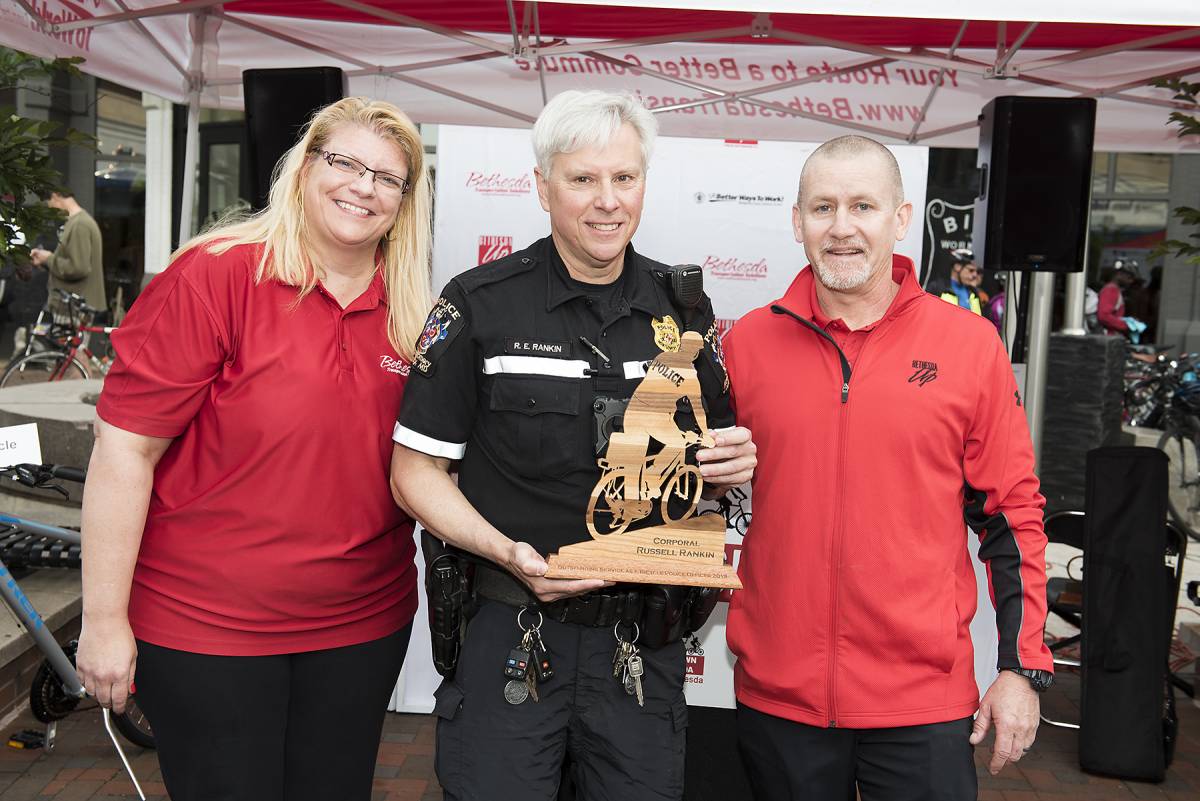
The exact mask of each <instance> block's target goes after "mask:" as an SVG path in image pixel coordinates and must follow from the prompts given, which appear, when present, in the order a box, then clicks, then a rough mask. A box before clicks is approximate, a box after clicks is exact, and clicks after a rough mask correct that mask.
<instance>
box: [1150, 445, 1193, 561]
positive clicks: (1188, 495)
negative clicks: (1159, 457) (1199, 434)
mask: <svg viewBox="0 0 1200 801" xmlns="http://www.w3.org/2000/svg"><path fill="white" fill-rule="evenodd" d="M1197 444H1198V443H1197V442H1196V440H1195V439H1194V438H1190V437H1188V436H1187V435H1186V434H1183V433H1182V432H1180V431H1164V432H1163V435H1162V436H1161V437H1159V438H1158V449H1159V450H1160V451H1162V452H1163V453H1165V454H1166V455H1167V460H1168V461H1169V462H1170V464H1169V465H1168V466H1167V509H1168V510H1169V511H1170V512H1171V517H1172V518H1173V519H1174V520H1175V522H1176V523H1178V524H1179V525H1180V526H1181V527H1182V528H1183V530H1184V531H1186V532H1187V533H1188V536H1189V537H1191V538H1192V539H1194V540H1200V464H1197V456H1198V455H1200V454H1198V452H1197Z"/></svg>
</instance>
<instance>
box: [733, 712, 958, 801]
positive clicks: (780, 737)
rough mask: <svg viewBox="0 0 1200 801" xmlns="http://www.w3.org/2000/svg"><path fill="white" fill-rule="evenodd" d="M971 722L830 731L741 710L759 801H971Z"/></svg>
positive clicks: (741, 734)
mask: <svg viewBox="0 0 1200 801" xmlns="http://www.w3.org/2000/svg"><path fill="white" fill-rule="evenodd" d="M971 724H972V718H970V717H967V718H963V719H962V720H952V721H950V722H948V723H929V724H926V725H923V726H901V727H897V728H893V729H825V728H819V727H817V726H805V725H804V724H802V723H796V722H795V721H791V720H785V719H784V718H777V717H774V716H772V715H767V714H764V713H762V712H759V711H757V710H754V709H751V708H750V707H748V706H744V705H743V704H738V708H737V727H738V747H739V749H740V750H741V752H742V760H743V761H744V762H745V764H746V772H747V773H748V774H749V777H750V785H751V786H752V787H753V788H754V799H755V801H809V799H811V800H812V801H854V797H855V789H856V788H857V790H858V793H859V794H860V797H861V798H862V801H973V799H975V798H976V797H977V796H978V792H979V786H978V779H977V777H976V775H975V756H974V747H973V746H972V745H971V743H970V742H969V740H968V738H969V737H970V736H971Z"/></svg>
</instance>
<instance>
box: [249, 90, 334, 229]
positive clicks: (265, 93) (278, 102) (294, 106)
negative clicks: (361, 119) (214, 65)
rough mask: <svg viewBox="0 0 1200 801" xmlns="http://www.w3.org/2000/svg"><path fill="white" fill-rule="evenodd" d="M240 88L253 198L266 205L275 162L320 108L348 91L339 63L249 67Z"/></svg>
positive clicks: (257, 202)
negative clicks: (336, 64) (264, 67)
mask: <svg viewBox="0 0 1200 801" xmlns="http://www.w3.org/2000/svg"><path fill="white" fill-rule="evenodd" d="M242 92H243V95H244V97H245V105H246V139H247V143H248V144H249V152H248V153H247V154H246V155H247V164H248V166H249V168H250V182H251V183H250V186H251V190H252V191H253V194H254V196H253V198H251V203H252V204H253V206H254V208H255V209H256V210H257V209H261V208H264V207H265V206H266V205H267V194H268V193H269V192H270V189H271V171H272V170H274V169H275V164H276V162H278V161H279V159H280V158H281V157H282V156H283V154H284V153H286V152H287V150H288V148H290V147H291V146H292V145H294V144H296V141H297V140H298V139H299V137H300V129H301V128H303V127H304V124H305V123H307V122H308V121H309V119H310V118H311V117H312V115H313V113H314V112H315V111H317V109H319V108H321V107H322V106H327V105H329V104H330V103H332V102H334V101H335V100H341V99H342V98H343V97H345V96H346V86H345V78H344V77H343V76H342V71H341V70H340V69H338V68H337V67H295V68H289V69H269V70H245V71H244V72H243V73H242Z"/></svg>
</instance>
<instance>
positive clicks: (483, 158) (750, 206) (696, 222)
mask: <svg viewBox="0 0 1200 801" xmlns="http://www.w3.org/2000/svg"><path fill="white" fill-rule="evenodd" d="M815 147H816V145H815V144H812V143H799V142H744V141H720V140H705V139H678V138H671V137H660V138H659V140H658V144H657V146H656V148H655V153H654V157H653V159H652V161H651V169H650V172H649V175H648V179H647V191H646V203H645V211H644V214H643V217H642V223H641V226H640V227H639V229H638V232H637V234H636V236H635V237H634V239H635V246H636V247H637V249H638V250H639V252H642V253H644V254H645V255H647V256H650V257H652V258H656V259H658V260H659V261H664V262H667V263H670V264H676V263H684V262H688V263H695V264H700V265H703V266H704V273H705V290H706V291H707V292H708V294H709V296H710V297H711V298H712V299H713V305H714V307H715V309H716V313H717V316H718V319H719V320H721V321H722V323H723V325H725V326H728V325H731V324H732V323H733V321H734V320H736V319H737V318H738V317H740V316H741V315H743V314H745V313H746V312H747V311H749V310H750V309H753V308H756V307H758V306H761V305H763V304H766V303H769V302H770V301H772V300H774V299H776V298H778V297H779V296H780V295H782V294H783V291H784V289H786V287H787V285H788V283H789V282H790V281H791V280H792V278H793V277H794V276H795V274H796V271H797V269H799V267H800V266H802V265H803V264H804V254H803V249H802V248H801V247H800V245H798V244H797V243H796V242H795V239H794V237H793V234H792V228H791V206H792V203H793V202H794V200H795V193H796V182H797V179H798V177H799V175H800V168H801V167H802V166H803V164H804V160H805V159H806V158H807V157H808V155H809V154H810V153H811V152H812V151H813V150H814V149H815ZM892 151H893V152H894V153H895V154H896V159H897V161H898V162H899V163H900V170H901V174H902V177H903V180H904V185H905V188H906V190H907V195H908V199H909V200H910V201H911V202H912V204H913V207H914V209H916V210H921V209H924V207H925V184H926V174H927V171H928V151H927V150H926V148H923V147H894V148H892ZM533 164H534V159H533V153H532V148H531V145H530V138H529V132H528V131H521V130H512V129H505V128H499V129H497V128H477V127H465V126H440V128H439V131H438V168H437V203H436V221H435V225H434V266H433V272H434V279H433V283H434V287H435V291H436V290H440V289H441V288H442V286H444V285H445V284H446V282H447V281H449V280H450V278H452V277H453V276H454V275H456V274H457V273H459V272H462V271H463V270H465V269H470V268H471V267H474V266H475V265H477V264H480V263H483V262H486V261H491V260H493V259H496V258H499V257H501V256H505V255H507V254H509V253H512V252H513V251H514V250H520V249H522V248H524V247H526V246H527V245H529V244H531V243H532V242H533V241H534V240H536V239H539V238H541V237H543V236H546V235H547V234H548V233H549V230H550V226H549V218H548V216H547V215H546V213H545V212H544V211H543V210H542V209H541V206H540V204H539V203H538V199H537V188H536V186H535V185H534V176H533ZM919 222H920V219H919V217H918V218H917V219H916V220H915V223H916V224H915V225H914V229H913V230H911V231H910V232H909V235H908V237H907V238H906V239H905V241H904V242H902V243H901V246H900V247H899V248H898V250H899V252H901V253H903V254H904V255H906V256H909V257H911V258H912V259H913V260H914V262H915V263H917V264H920V263H921V254H922V247H923V243H922V236H921V232H920V227H919ZM731 498H732V501H733V505H732V506H731V508H730V511H729V514H728V519H729V520H730V528H729V530H728V532H727V535H726V542H727V544H726V556H727V559H728V561H729V562H730V564H732V565H734V566H735V567H736V566H737V563H738V559H739V555H740V551H741V543H742V534H741V532H744V531H745V529H746V524H747V522H748V520H749V517H750V515H751V511H752V510H751V500H750V497H749V493H748V491H747V492H742V491H740V490H738V491H735V492H734V493H732V495H731ZM580 514H582V510H581V511H580ZM964 533H965V532H964ZM750 536H753V534H750ZM970 539H971V540H972V541H973V540H974V536H973V535H970ZM971 549H972V553H974V551H975V550H976V547H975V543H974V542H972V545H971ZM976 574H977V581H978V582H979V587H980V592H979V603H980V609H981V610H982V614H980V615H978V616H977V617H976V620H975V623H974V625H973V626H972V632H973V634H974V636H975V639H976V642H977V643H978V645H977V647H976V674H977V678H978V680H979V682H980V684H981V686H982V687H986V686H987V685H988V684H990V683H991V681H992V679H993V678H994V676H995V667H994V666H995V657H996V630H995V616H994V615H993V613H992V611H991V603H990V602H989V601H988V596H987V585H986V582H985V579H984V574H983V571H982V568H981V566H979V564H978V562H976ZM723 600H724V601H727V600H728V596H726V597H725V598H724V599H723ZM421 602H422V607H421V611H420V612H419V613H418V618H417V625H416V627H415V629H414V635H413V644H412V647H411V648H410V649H409V654H408V659H407V660H406V662H405V677H404V679H403V680H402V681H401V685H400V687H399V688H398V690H397V694H396V696H395V698H394V699H393V706H392V708H394V709H400V710H403V711H422V712H427V711H429V710H430V709H432V708H433V698H432V691H433V689H434V688H435V687H436V686H437V675H436V673H435V672H434V670H433V666H432V663H431V661H430V656H429V637H428V633H427V632H422V631H421V630H422V629H423V628H425V626H426V624H425V615H426V612H425V606H424V603H425V601H424V594H423V593H422V599H421ZM728 608H729V607H728V604H727V603H724V602H723V603H720V604H718V606H717V609H716V611H715V612H714V613H713V616H712V618H711V619H710V620H709V622H708V624H707V625H706V626H705V627H704V629H703V630H702V631H701V632H699V647H697V648H694V649H691V650H689V653H688V657H687V678H686V682H687V684H686V693H687V699H688V703H689V704H692V705H698V706H710V707H725V708H732V707H733V705H734V701H733V661H734V660H733V656H732V655H731V654H730V652H729V649H728V648H727V647H726V646H725V621H726V617H727V615H728ZM422 635H423V636H422Z"/></svg>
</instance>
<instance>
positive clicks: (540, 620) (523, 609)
mask: <svg viewBox="0 0 1200 801" xmlns="http://www.w3.org/2000/svg"><path fill="white" fill-rule="evenodd" d="M528 611H529V610H528V608H527V607H524V606H522V607H521V608H520V609H518V610H517V628H519V629H520V630H521V631H541V630H542V623H544V622H545V618H543V617H542V613H541V612H540V611H539V612H538V613H537V616H538V622H537V625H536V626H531V627H529V628H525V626H524V625H523V624H522V623H521V615H523V614H525V613H526V612H528Z"/></svg>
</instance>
